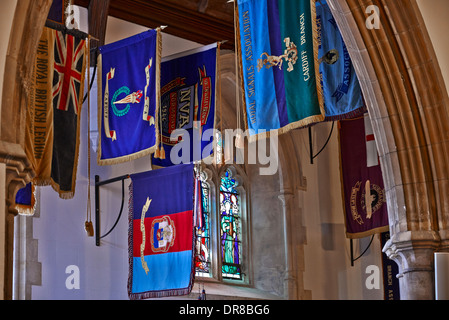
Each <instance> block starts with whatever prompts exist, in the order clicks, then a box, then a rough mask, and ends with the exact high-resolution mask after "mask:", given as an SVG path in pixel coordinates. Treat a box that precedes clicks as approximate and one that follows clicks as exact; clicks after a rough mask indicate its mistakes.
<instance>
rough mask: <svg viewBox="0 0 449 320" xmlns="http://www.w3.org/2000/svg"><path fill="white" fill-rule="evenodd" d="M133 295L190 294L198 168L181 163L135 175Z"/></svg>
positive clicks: (131, 211)
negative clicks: (195, 186)
mask: <svg viewBox="0 0 449 320" xmlns="http://www.w3.org/2000/svg"><path fill="white" fill-rule="evenodd" d="M131 181H132V182H131V184H130V187H129V189H130V200H129V206H130V207H129V229H128V230H129V263H130V264H129V277H128V295H129V298H130V299H132V300H134V299H146V298H161V297H167V296H179V295H186V294H189V293H190V292H191V290H192V286H193V279H194V231H193V224H194V221H193V215H194V208H193V204H194V172H193V165H192V164H181V165H177V166H172V167H169V168H162V169H158V170H152V171H148V172H143V173H138V174H133V175H131Z"/></svg>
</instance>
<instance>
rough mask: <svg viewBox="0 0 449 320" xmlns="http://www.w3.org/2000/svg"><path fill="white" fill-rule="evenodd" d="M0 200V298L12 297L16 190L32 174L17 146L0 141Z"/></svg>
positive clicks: (23, 184) (26, 181) (21, 151)
mask: <svg viewBox="0 0 449 320" xmlns="http://www.w3.org/2000/svg"><path fill="white" fill-rule="evenodd" d="M0 150H1V151H0V164H1V165H0V186H1V188H0V190H1V191H4V192H2V194H0V202H1V203H4V206H3V208H2V209H3V210H1V212H0V220H1V224H0V225H1V229H2V230H1V235H2V236H1V237H0V245H1V246H2V247H3V248H5V250H4V254H3V256H2V257H1V258H2V261H1V265H2V268H1V269H0V270H1V273H2V274H0V284H1V286H2V289H3V290H1V293H0V298H1V299H6V300H11V299H12V297H13V282H14V281H13V268H14V217H15V215H17V210H16V209H15V208H14V206H15V197H16V193H17V191H18V190H19V189H20V188H23V187H24V186H25V185H26V184H27V183H28V182H30V181H31V179H32V178H33V177H34V172H33V171H32V170H31V168H30V163H29V161H28V159H27V157H26V155H25V152H24V150H23V149H22V147H21V146H20V145H17V144H13V143H8V142H4V141H0Z"/></svg>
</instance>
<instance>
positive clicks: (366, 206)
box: [340, 117, 388, 239]
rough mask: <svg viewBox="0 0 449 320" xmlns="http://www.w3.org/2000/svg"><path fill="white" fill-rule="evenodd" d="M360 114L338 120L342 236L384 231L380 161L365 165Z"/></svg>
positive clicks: (368, 138)
mask: <svg viewBox="0 0 449 320" xmlns="http://www.w3.org/2000/svg"><path fill="white" fill-rule="evenodd" d="M372 139H374V137H373V135H372V134H368V135H367V134H366V132H365V124H364V118H363V117H361V118H357V119H354V120H344V121H340V149H341V174H342V182H343V195H344V209H345V218H346V236H347V237H348V238H352V239H355V238H363V237H366V236H369V235H372V234H374V233H381V232H385V231H388V213H387V204H386V198H385V190H384V183H383V178H382V171H381V168H380V165H379V164H378V165H376V166H371V167H368V166H367V161H366V159H367V154H366V153H367V148H366V142H367V141H372Z"/></svg>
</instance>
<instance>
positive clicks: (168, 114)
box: [152, 43, 218, 167]
mask: <svg viewBox="0 0 449 320" xmlns="http://www.w3.org/2000/svg"><path fill="white" fill-rule="evenodd" d="M217 50H218V46H217V44H216V43H214V44H211V45H208V46H204V47H200V48H197V49H194V50H189V51H186V52H182V53H180V54H176V55H173V56H170V57H167V58H164V59H163V61H162V63H161V106H160V112H159V121H160V122H159V128H160V142H161V148H160V149H159V150H157V151H156V152H155V153H154V154H153V159H152V161H153V162H152V163H153V165H155V166H159V167H167V166H171V165H173V164H179V163H190V162H192V161H195V160H200V159H204V158H207V157H209V156H210V155H211V153H212V148H208V149H206V148H207V147H208V146H212V141H213V140H212V139H213V135H206V134H204V135H203V133H205V131H206V130H208V129H213V128H214V125H215V83H216V74H217V67H216V66H217V56H218V55H217ZM210 132H211V131H209V133H210Z"/></svg>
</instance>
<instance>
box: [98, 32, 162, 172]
mask: <svg viewBox="0 0 449 320" xmlns="http://www.w3.org/2000/svg"><path fill="white" fill-rule="evenodd" d="M160 37H161V35H160V30H159V29H157V30H149V31H145V32H142V33H140V34H137V35H134V36H132V37H129V38H126V39H123V40H120V41H117V42H115V43H111V44H108V45H105V46H102V47H100V56H99V59H98V64H97V66H98V81H99V83H98V95H99V97H98V122H99V125H98V127H99V130H100V135H99V137H100V138H99V148H98V155H97V161H98V164H100V165H107V164H115V163H120V162H125V161H129V160H132V159H136V158H139V157H142V156H145V155H148V154H150V153H151V152H154V151H155V150H156V146H157V139H158V135H157V129H158V121H157V120H158V119H157V113H156V110H157V109H158V103H159V82H158V80H159V74H160V70H159V69H160V56H161V45H160V42H161V38H160Z"/></svg>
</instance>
